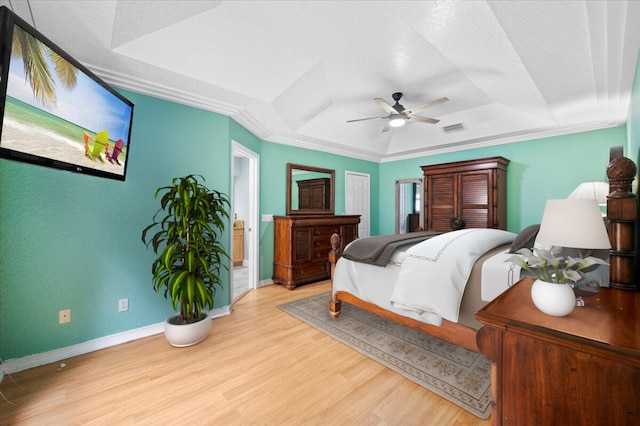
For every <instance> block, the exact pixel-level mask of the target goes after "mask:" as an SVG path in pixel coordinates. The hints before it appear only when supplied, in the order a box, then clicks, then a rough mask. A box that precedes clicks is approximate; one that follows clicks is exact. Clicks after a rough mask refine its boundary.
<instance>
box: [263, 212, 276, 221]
mask: <svg viewBox="0 0 640 426" xmlns="http://www.w3.org/2000/svg"><path fill="white" fill-rule="evenodd" d="M262 221H263V222H273V215H272V214H263V215H262Z"/></svg>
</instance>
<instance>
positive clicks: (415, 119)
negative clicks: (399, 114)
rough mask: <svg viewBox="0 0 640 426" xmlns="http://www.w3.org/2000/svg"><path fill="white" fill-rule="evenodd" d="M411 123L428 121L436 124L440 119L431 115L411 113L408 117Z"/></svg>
mask: <svg viewBox="0 0 640 426" xmlns="http://www.w3.org/2000/svg"><path fill="white" fill-rule="evenodd" d="M406 119H407V121H408V122H409V123H427V124H436V123H438V122H439V121H440V120H437V119H435V118H429V117H420V116H419V115H411V116H409V117H407V118H406Z"/></svg>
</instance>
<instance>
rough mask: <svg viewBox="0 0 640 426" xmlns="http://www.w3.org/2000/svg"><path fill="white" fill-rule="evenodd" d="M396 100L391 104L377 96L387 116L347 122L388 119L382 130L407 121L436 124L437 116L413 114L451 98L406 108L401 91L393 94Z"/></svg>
mask: <svg viewBox="0 0 640 426" xmlns="http://www.w3.org/2000/svg"><path fill="white" fill-rule="evenodd" d="M391 97H392V98H393V100H394V101H396V103H395V105H393V106H391V105H389V104H388V103H387V101H385V100H384V99H382V98H375V99H374V101H376V102H377V103H378V104H379V105H380V106H381V107H382V108H383V109H384V110H385V111H386V112H388V113H389V115H388V116H386V117H370V118H360V119H357V120H348V121H347V123H354V122H356V121H365V120H388V121H387V124H385V125H384V128H383V129H382V132H383V133H384V132H388V131H389V130H390V129H391V128H392V127H400V126H404V125H405V124H406V123H427V124H436V123H437V122H439V121H440V120H437V119H435V118H428V117H420V116H418V115H413V114H415V113H416V112H419V111H422V110H424V109H427V108H430V107H432V106H436V105H440V104H441V103H444V102H447V101H448V100H449V99H448V98H446V97H444V98H439V99H436V100H435V101H431V102H428V103H426V104H422V105H418V106H415V107H413V108H405V107H403V106H402V105H400V99H401V98H402V93H401V92H396V93H394V94H393V95H391Z"/></svg>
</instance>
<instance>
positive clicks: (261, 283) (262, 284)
mask: <svg viewBox="0 0 640 426" xmlns="http://www.w3.org/2000/svg"><path fill="white" fill-rule="evenodd" d="M273 284H274V282H273V280H272V279H271V278H267V279H266V280H260V281H258V288H262V287H266V286H268V285H273Z"/></svg>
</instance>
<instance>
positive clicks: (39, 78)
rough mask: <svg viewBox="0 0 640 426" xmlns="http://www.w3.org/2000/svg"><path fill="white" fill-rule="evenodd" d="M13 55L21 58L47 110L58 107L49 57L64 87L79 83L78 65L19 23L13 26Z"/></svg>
mask: <svg viewBox="0 0 640 426" xmlns="http://www.w3.org/2000/svg"><path fill="white" fill-rule="evenodd" d="M11 55H12V56H15V57H22V61H23V63H24V73H25V77H26V78H27V80H28V81H29V84H30V85H31V90H32V91H33V96H34V97H35V98H36V100H37V101H38V102H40V103H41V104H42V105H43V106H44V107H45V108H47V109H51V106H54V107H55V106H56V102H57V96H56V89H55V82H54V80H53V77H52V76H51V70H50V69H49V63H48V62H47V57H48V58H49V60H50V61H51V62H52V63H53V65H54V70H55V73H56V75H57V76H58V79H59V80H60V83H62V85H63V86H64V87H66V88H67V89H73V88H74V87H75V86H76V84H77V73H78V69H77V68H76V67H74V66H73V65H72V64H71V63H69V61H67V60H66V59H64V58H63V57H62V56H60V55H59V54H58V53H56V52H54V51H53V50H52V49H51V48H50V47H49V46H47V45H45V44H43V43H42V42H40V41H38V40H37V39H36V38H35V37H33V36H32V35H31V34H28V33H27V32H26V31H24V30H23V29H22V28H20V27H19V26H17V25H15V26H14V31H13V39H12V49H11Z"/></svg>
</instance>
